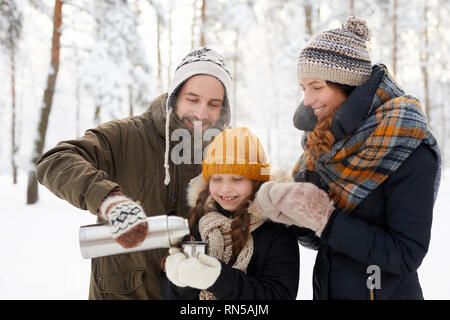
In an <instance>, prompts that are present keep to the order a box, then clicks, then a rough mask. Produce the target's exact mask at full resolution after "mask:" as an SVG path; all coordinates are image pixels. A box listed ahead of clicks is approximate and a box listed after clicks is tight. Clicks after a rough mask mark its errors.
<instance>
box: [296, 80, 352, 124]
mask: <svg viewBox="0 0 450 320" xmlns="http://www.w3.org/2000/svg"><path fill="white" fill-rule="evenodd" d="M300 86H301V87H302V89H303V92H304V95H305V97H304V100H303V104H304V105H305V106H309V107H311V108H312V109H313V110H314V114H315V115H316V117H317V119H318V120H319V121H321V120H322V119H324V118H326V117H328V116H330V115H332V114H333V112H334V111H335V110H336V109H338V108H339V107H340V106H341V105H342V104H343V103H344V101H345V100H346V99H347V95H346V94H345V92H344V91H342V90H340V89H338V88H335V87H333V86H330V85H328V84H327V83H326V82H325V81H324V80H321V79H317V78H302V79H301V80H300Z"/></svg>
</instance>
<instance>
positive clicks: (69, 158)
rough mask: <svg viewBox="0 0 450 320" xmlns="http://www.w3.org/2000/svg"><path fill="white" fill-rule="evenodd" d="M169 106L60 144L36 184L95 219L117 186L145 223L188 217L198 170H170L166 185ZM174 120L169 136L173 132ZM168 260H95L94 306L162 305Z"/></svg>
mask: <svg viewBox="0 0 450 320" xmlns="http://www.w3.org/2000/svg"><path fill="white" fill-rule="evenodd" d="M166 100H167V93H166V94H163V95H161V96H160V97H159V98H157V99H156V100H155V101H154V102H153V103H152V105H151V106H150V108H149V109H148V110H147V111H146V112H144V113H143V114H142V115H139V116H134V117H130V118H125V119H121V120H113V121H110V122H107V123H105V124H102V125H100V126H99V127H98V128H95V129H91V130H88V131H87V132H86V133H85V135H84V136H83V137H81V138H79V139H76V140H70V141H65V142H61V143H59V144H58V145H57V146H56V147H55V148H53V149H51V150H49V151H47V152H46V153H45V154H44V155H42V157H41V158H40V160H39V161H38V163H37V170H36V172H37V178H38V180H39V182H40V183H41V184H43V185H44V186H46V187H47V188H48V189H50V190H51V191H52V192H53V193H54V194H56V195H57V196H58V197H60V198H62V199H65V200H67V201H68V202H70V203H71V204H72V205H74V206H76V207H78V208H80V209H84V210H86V209H87V210H89V211H90V212H91V213H93V214H95V215H97V210H98V208H99V206H100V204H101V202H102V201H103V199H104V198H105V196H106V195H107V194H108V193H109V192H110V191H111V190H112V189H114V188H115V187H117V186H120V187H121V188H122V191H123V193H124V194H125V195H127V196H128V197H130V198H131V199H132V200H134V201H136V202H138V203H140V204H142V206H143V208H144V211H145V213H146V215H147V216H155V215H164V214H168V215H178V216H182V217H184V216H185V215H186V213H187V205H186V192H185V191H186V190H185V189H186V186H187V184H188V182H189V181H190V180H191V179H192V178H193V177H195V176H197V175H198V174H199V173H200V172H201V165H200V164H194V163H193V162H192V164H178V165H175V166H174V165H173V163H172V162H169V164H170V176H171V180H170V183H169V185H168V186H165V185H164V178H165V170H164V166H163V165H164V153H165V106H166ZM174 116H175V112H172V117H174ZM172 120H173V119H172V118H171V122H170V133H171V132H172V130H174V129H175V128H176V127H175V126H176V122H175V121H172ZM219 125H223V124H220V122H219ZM186 129H187V128H186ZM176 143H178V142H177V141H175V142H171V147H173V145H175V144H176ZM193 155H194V154H193V153H192V156H193ZM98 221H100V220H99V219H98ZM166 253H167V249H156V250H149V251H144V252H136V253H130V254H121V255H114V256H107V257H100V258H94V259H92V263H91V282H90V291H89V298H90V299H161V293H160V292H161V290H160V287H161V277H160V263H161V259H162V257H163V256H165V255H166ZM80 258H81V257H80Z"/></svg>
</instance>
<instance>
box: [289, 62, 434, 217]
mask: <svg viewBox="0 0 450 320" xmlns="http://www.w3.org/2000/svg"><path fill="white" fill-rule="evenodd" d="M382 67H383V68H384V71H385V74H384V76H383V78H382V80H381V82H380V84H379V86H378V89H377V91H376V94H375V97H374V99H373V101H372V103H371V105H370V108H368V113H367V115H366V116H365V117H364V118H363V119H361V120H362V124H361V125H359V126H358V128H357V129H356V130H355V131H354V132H353V133H352V134H350V135H348V136H346V137H344V138H343V139H340V140H338V139H336V140H338V141H337V142H336V143H335V144H334V145H333V147H332V148H331V150H330V151H329V152H328V153H325V154H323V155H321V156H320V157H319V159H318V160H317V161H315V166H316V168H317V171H318V173H319V175H320V176H321V178H322V180H323V181H324V182H325V184H326V185H327V186H328V189H329V190H328V193H329V196H330V198H332V199H333V200H334V201H335V203H336V205H337V206H338V207H339V208H341V209H343V210H346V211H352V210H353V209H354V208H355V207H356V206H357V205H358V204H359V203H360V202H361V201H362V200H363V199H364V198H365V197H366V196H367V195H368V194H369V193H370V192H372V191H373V190H374V189H375V188H376V187H377V186H379V185H380V184H381V183H382V182H383V181H385V180H386V179H387V178H388V177H389V176H390V175H391V174H392V173H394V172H395V171H396V170H397V169H398V168H399V167H400V165H401V164H402V163H403V161H404V160H405V159H407V158H408V157H409V156H410V154H411V153H412V152H413V151H414V150H415V149H416V148H417V147H418V146H419V145H420V144H421V143H424V144H426V145H428V146H430V148H431V149H432V150H433V151H434V152H435V154H436V156H437V159H438V163H439V170H438V176H437V177H436V178H435V199H436V193H437V189H438V188H437V187H438V186H439V181H440V153H439V148H438V146H437V143H436V140H435V138H434V137H433V135H432V134H431V132H430V130H429V128H428V125H427V120H426V118H425V115H424V114H423V112H422V110H421V105H420V102H419V101H418V100H417V99H415V98H414V97H412V96H408V95H404V92H403V91H402V90H401V89H400V88H399V87H398V86H397V85H396V84H395V82H394V81H393V79H392V78H391V77H390V75H389V73H388V72H387V69H386V67H384V66H382ZM350 98H351V96H349V99H350ZM341 108H342V107H341ZM333 121H335V119H333ZM302 158H303V157H300V160H299V162H298V163H297V164H296V166H295V168H294V176H295V177H296V178H297V177H301V176H302V173H303V176H304V172H305V170H306V169H305V163H304V162H303V160H302ZM296 180H298V179H296ZM300 180H301V179H300Z"/></svg>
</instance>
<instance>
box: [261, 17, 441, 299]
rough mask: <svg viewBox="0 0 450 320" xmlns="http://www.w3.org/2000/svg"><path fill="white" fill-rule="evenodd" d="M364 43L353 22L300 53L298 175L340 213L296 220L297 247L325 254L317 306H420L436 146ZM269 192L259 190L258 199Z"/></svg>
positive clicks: (413, 106)
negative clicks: (410, 302) (395, 302)
mask: <svg viewBox="0 0 450 320" xmlns="http://www.w3.org/2000/svg"><path fill="white" fill-rule="evenodd" d="M367 40H369V30H368V28H367V24H366V23H365V21H363V20H361V19H359V18H355V17H350V18H348V19H347V22H346V23H345V24H344V25H343V27H342V28H338V29H334V30H330V31H326V32H323V33H321V34H319V35H317V36H316V37H314V38H313V39H312V40H311V41H310V42H309V43H308V45H307V46H306V47H305V48H304V49H303V50H302V52H301V53H300V58H299V64H298V78H299V82H300V87H301V88H302V89H303V90H304V103H303V104H301V105H300V107H299V110H297V112H296V116H295V117H294V123H295V125H296V127H297V128H299V129H300V130H305V131H310V130H312V132H309V133H308V134H307V139H306V143H305V144H304V146H305V149H306V150H305V152H304V154H303V155H302V156H301V157H300V160H299V162H298V163H297V165H296V167H295V168H294V177H295V180H296V181H307V182H312V183H314V184H315V185H317V186H318V187H320V188H321V189H323V190H325V191H326V192H327V193H328V194H329V195H330V197H331V198H332V199H333V200H334V202H335V207H336V209H335V210H333V212H332V213H331V214H330V215H328V213H327V212H325V214H323V212H322V213H319V214H317V213H314V214H305V212H303V211H298V210H296V209H293V210H292V211H291V212H290V213H289V214H290V216H291V217H292V218H293V220H294V224H296V225H297V226H298V228H295V231H296V233H297V236H298V238H299V241H300V242H301V243H302V244H303V245H304V246H307V247H310V248H313V249H316V250H318V253H317V258H316V263H315V266H314V273H313V277H314V281H313V284H314V299H423V295H422V290H421V286H420V283H419V278H418V275H417V269H418V268H419V266H420V264H421V262H422V260H423V258H424V257H425V254H426V253H427V250H428V245H429V241H430V233H431V221H432V215H433V206H434V201H435V199H436V193H437V190H438V186H439V177H440V154H439V149H438V146H437V143H436V140H435V139H434V137H433V135H432V134H431V132H430V130H429V128H428V125H427V120H426V118H425V116H424V114H423V112H422V108H421V105H420V103H419V101H418V100H417V99H415V98H414V97H412V96H408V95H405V93H404V92H403V90H402V89H401V88H400V87H399V86H398V85H397V84H396V83H395V82H394V80H393V78H392V77H391V75H390V74H389V73H388V71H387V68H386V67H385V66H384V65H374V66H372V65H371V62H370V58H369V54H368V52H367V47H366V41H367ZM427 107H428V106H427ZM307 108H310V110H309V111H308V110H307ZM299 115H309V116H306V117H302V116H299ZM311 119H314V125H313V126H311V121H310V120H311ZM271 192H272V191H271V188H270V186H269V185H268V186H267V187H266V186H263V187H261V189H260V191H259V192H258V195H257V197H256V200H258V198H259V197H267V194H270V193H271ZM264 214H265V215H266V216H270V217H271V218H273V219H274V220H277V219H278V218H279V217H274V215H273V212H270V211H268V210H265V212H264ZM282 215H283V214H282ZM373 270H378V271H377V272H375V273H373V272H374V271H373Z"/></svg>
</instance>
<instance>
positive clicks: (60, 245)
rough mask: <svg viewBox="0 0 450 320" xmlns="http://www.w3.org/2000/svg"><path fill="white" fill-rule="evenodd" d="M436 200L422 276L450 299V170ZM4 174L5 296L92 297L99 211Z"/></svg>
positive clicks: (307, 283) (310, 260)
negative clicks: (88, 239)
mask: <svg viewBox="0 0 450 320" xmlns="http://www.w3.org/2000/svg"><path fill="white" fill-rule="evenodd" d="M443 178H444V179H443V182H442V184H441V188H440V192H439V196H438V200H437V202H436V206H435V212H434V222H433V230H432V238H431V243H430V248H429V251H428V254H427V256H426V257H425V259H424V261H423V263H422V266H421V267H420V269H419V277H420V281H421V284H422V289H423V292H424V296H425V298H426V299H450V278H449V277H447V276H446V275H447V273H448V270H450V255H449V253H448V247H447V246H448V244H449V243H450V242H449V239H450V238H449V236H448V234H449V230H450V212H448V211H449V209H450V198H449V195H450V170H448V171H447V172H446V174H445V175H444V177H443ZM11 181H12V179H11V177H9V176H0V189H1V190H2V192H1V193H2V197H1V199H2V211H3V212H2V213H1V220H0V221H1V226H2V231H1V233H0V252H1V258H0V259H1V260H0V261H1V262H0V288H1V290H0V299H3V300H4V299H44V300H47V299H55V300H65V299H77V300H78V299H80V300H83V299H87V297H88V291H89V277H90V261H89V260H85V259H83V258H82V257H81V254H80V250H79V246H78V229H79V227H80V226H82V225H86V224H92V223H95V217H94V216H93V215H91V214H90V213H89V212H87V211H82V210H79V209H77V208H75V207H73V206H71V205H70V204H68V203H67V202H65V201H63V200H61V199H59V198H57V197H56V196H54V195H53V194H52V193H50V192H49V191H48V190H47V189H46V188H44V187H42V186H39V194H40V200H39V202H38V203H37V204H35V205H32V206H27V205H25V202H26V177H25V176H20V177H19V184H18V185H13V184H12V183H11ZM300 260H301V264H300V286H299V295H298V299H302V300H304V299H306V300H308V299H312V268H313V265H314V260H315V251H312V250H308V249H304V248H300Z"/></svg>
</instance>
